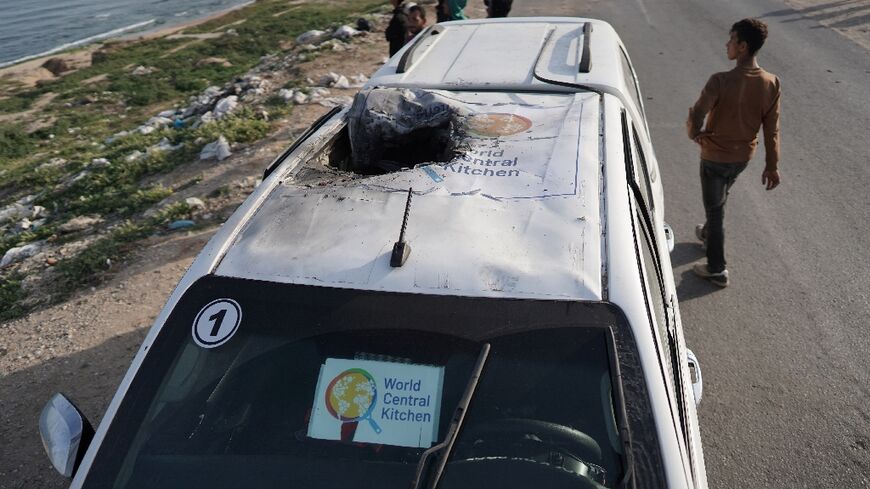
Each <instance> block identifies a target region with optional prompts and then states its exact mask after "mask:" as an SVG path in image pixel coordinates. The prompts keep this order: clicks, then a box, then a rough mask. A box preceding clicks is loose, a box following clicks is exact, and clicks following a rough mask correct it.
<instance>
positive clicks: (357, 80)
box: [350, 73, 369, 88]
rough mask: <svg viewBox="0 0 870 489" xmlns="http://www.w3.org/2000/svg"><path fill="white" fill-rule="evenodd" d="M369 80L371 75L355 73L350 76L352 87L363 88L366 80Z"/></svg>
mask: <svg viewBox="0 0 870 489" xmlns="http://www.w3.org/2000/svg"><path fill="white" fill-rule="evenodd" d="M367 81H369V77H367V76H365V75H363V74H362V73H360V74H359V75H353V76H351V77H350V87H351V88H361V87H362V86H363V85H365V84H366V82H367Z"/></svg>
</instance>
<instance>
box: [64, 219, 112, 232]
mask: <svg viewBox="0 0 870 489" xmlns="http://www.w3.org/2000/svg"><path fill="white" fill-rule="evenodd" d="M101 222H103V220H102V219H100V218H98V217H89V216H79V217H75V218H73V219H70V220H69V221H67V222H65V223H63V224H61V225H60V226H58V227H57V230H58V232H60V233H61V234H66V233H75V232H78V231H84V230H85V229H89V228H93V227H94V226H96V225H98V224H100V223H101Z"/></svg>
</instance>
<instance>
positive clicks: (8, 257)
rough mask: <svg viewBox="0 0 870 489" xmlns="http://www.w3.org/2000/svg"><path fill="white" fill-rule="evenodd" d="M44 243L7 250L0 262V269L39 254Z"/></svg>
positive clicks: (39, 242) (38, 242)
mask: <svg viewBox="0 0 870 489" xmlns="http://www.w3.org/2000/svg"><path fill="white" fill-rule="evenodd" d="M44 243H45V242H44V241H37V242H35V243H29V244H26V245H24V246H16V247H14V248H9V249H8V250H7V251H6V253H5V254H4V255H3V259H2V260H0V268H3V267H6V266H8V265H10V264H12V263H15V262H17V261H19V260H23V259H25V258H29V257H31V256H33V255H35V254H37V253H39V250H40V249H42V245H43V244H44Z"/></svg>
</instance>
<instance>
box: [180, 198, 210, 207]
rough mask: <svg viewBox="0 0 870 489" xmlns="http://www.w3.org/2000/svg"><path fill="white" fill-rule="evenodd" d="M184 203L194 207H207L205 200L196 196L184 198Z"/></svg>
mask: <svg viewBox="0 0 870 489" xmlns="http://www.w3.org/2000/svg"><path fill="white" fill-rule="evenodd" d="M184 203H185V204H187V205H189V206H190V207H193V208H194V209H205V202H203V201H202V199H199V198H196V197H188V198H186V199H184Z"/></svg>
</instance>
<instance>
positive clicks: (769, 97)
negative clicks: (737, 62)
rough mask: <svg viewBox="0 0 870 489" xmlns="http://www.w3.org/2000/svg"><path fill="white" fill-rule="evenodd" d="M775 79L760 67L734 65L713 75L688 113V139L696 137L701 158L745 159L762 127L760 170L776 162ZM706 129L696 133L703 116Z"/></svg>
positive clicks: (778, 90) (777, 94) (777, 96)
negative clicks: (763, 152)
mask: <svg viewBox="0 0 870 489" xmlns="http://www.w3.org/2000/svg"><path fill="white" fill-rule="evenodd" d="M780 94H781V87H780V84H779V78H777V77H776V75H773V74H772V73H768V72H766V71H764V70H762V69H761V68H747V67H741V66H738V67H736V68H734V69H733V70H731V71H725V72H722V73H716V74H714V75H713V76H711V77H710V79H709V80H708V81H707V85H705V86H704V90H703V91H701V96H700V97H699V98H698V101H697V102H695V105H694V106H693V107H692V108H691V109H689V120H688V121H686V129H687V130H688V132H689V137H690V138H692V139H694V138H695V137H696V136H701V138H700V140H699V141H700V144H701V158H703V159H705V160H709V161H716V162H720V163H737V162H743V161H749V160H750V159H752V155H753V154H754V153H755V147H756V146H758V130H759V129H760V128H762V127H763V128H764V148H765V169H767V170H776V169H777V164H778V163H779V99H780ZM705 116H706V118H707V125H706V126H705V127H704V130H703V131H701V126H702V125H703V124H704V118H705Z"/></svg>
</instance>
